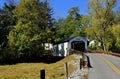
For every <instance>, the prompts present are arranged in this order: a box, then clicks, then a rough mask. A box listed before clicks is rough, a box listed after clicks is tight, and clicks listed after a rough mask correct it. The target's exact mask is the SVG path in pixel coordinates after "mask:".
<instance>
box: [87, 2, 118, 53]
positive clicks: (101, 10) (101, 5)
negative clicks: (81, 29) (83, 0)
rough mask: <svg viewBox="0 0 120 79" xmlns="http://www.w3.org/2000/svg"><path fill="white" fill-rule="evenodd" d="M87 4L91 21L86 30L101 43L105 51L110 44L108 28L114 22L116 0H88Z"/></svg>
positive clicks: (110, 38)
mask: <svg viewBox="0 0 120 79" xmlns="http://www.w3.org/2000/svg"><path fill="white" fill-rule="evenodd" d="M88 6H89V14H90V16H91V19H90V20H91V23H90V26H89V27H88V28H87V30H86V32H87V34H88V35H90V36H94V39H96V41H98V42H100V43H101V47H102V49H103V50H105V51H107V50H109V48H110V46H112V45H111V44H112V37H111V36H112V34H111V32H110V28H111V26H112V25H113V24H114V12H113V8H114V7H115V6H116V0H90V1H89V3H88Z"/></svg>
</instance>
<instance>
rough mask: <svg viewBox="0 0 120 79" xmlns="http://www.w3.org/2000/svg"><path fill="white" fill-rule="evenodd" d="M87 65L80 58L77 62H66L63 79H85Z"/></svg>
mask: <svg viewBox="0 0 120 79" xmlns="http://www.w3.org/2000/svg"><path fill="white" fill-rule="evenodd" d="M86 59H87V57H86ZM87 63H88V62H87V61H83V60H82V59H81V58H80V59H78V60H72V61H69V62H66V63H65V74H66V75H65V79H87V77H88V65H87Z"/></svg>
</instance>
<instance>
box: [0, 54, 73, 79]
mask: <svg viewBox="0 0 120 79" xmlns="http://www.w3.org/2000/svg"><path fill="white" fill-rule="evenodd" d="M74 59H75V58H74V57H73V56H71V55H70V56H68V57H66V58H64V59H62V60H60V61H58V62H56V63H51V64H45V63H19V64H15V65H1V66H0V79H39V78H40V70H41V69H45V71H46V79H64V77H65V73H64V63H65V62H67V61H71V60H74Z"/></svg>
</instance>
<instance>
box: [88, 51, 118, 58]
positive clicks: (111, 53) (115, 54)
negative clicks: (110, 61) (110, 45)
mask: <svg viewBox="0 0 120 79" xmlns="http://www.w3.org/2000/svg"><path fill="white" fill-rule="evenodd" d="M88 52H89V53H104V54H110V55H114V56H118V57H120V54H119V53H114V52H105V51H103V50H88Z"/></svg>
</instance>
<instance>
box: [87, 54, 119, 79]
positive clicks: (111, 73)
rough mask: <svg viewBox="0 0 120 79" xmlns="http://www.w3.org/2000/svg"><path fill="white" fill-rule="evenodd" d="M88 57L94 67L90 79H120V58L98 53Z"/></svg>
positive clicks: (90, 72)
mask: <svg viewBox="0 0 120 79" xmlns="http://www.w3.org/2000/svg"><path fill="white" fill-rule="evenodd" d="M87 55H88V56H89V58H90V63H91V65H92V67H93V68H91V69H90V71H89V79H120V57H115V56H112V55H105V54H98V53H95V54H93V53H87Z"/></svg>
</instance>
